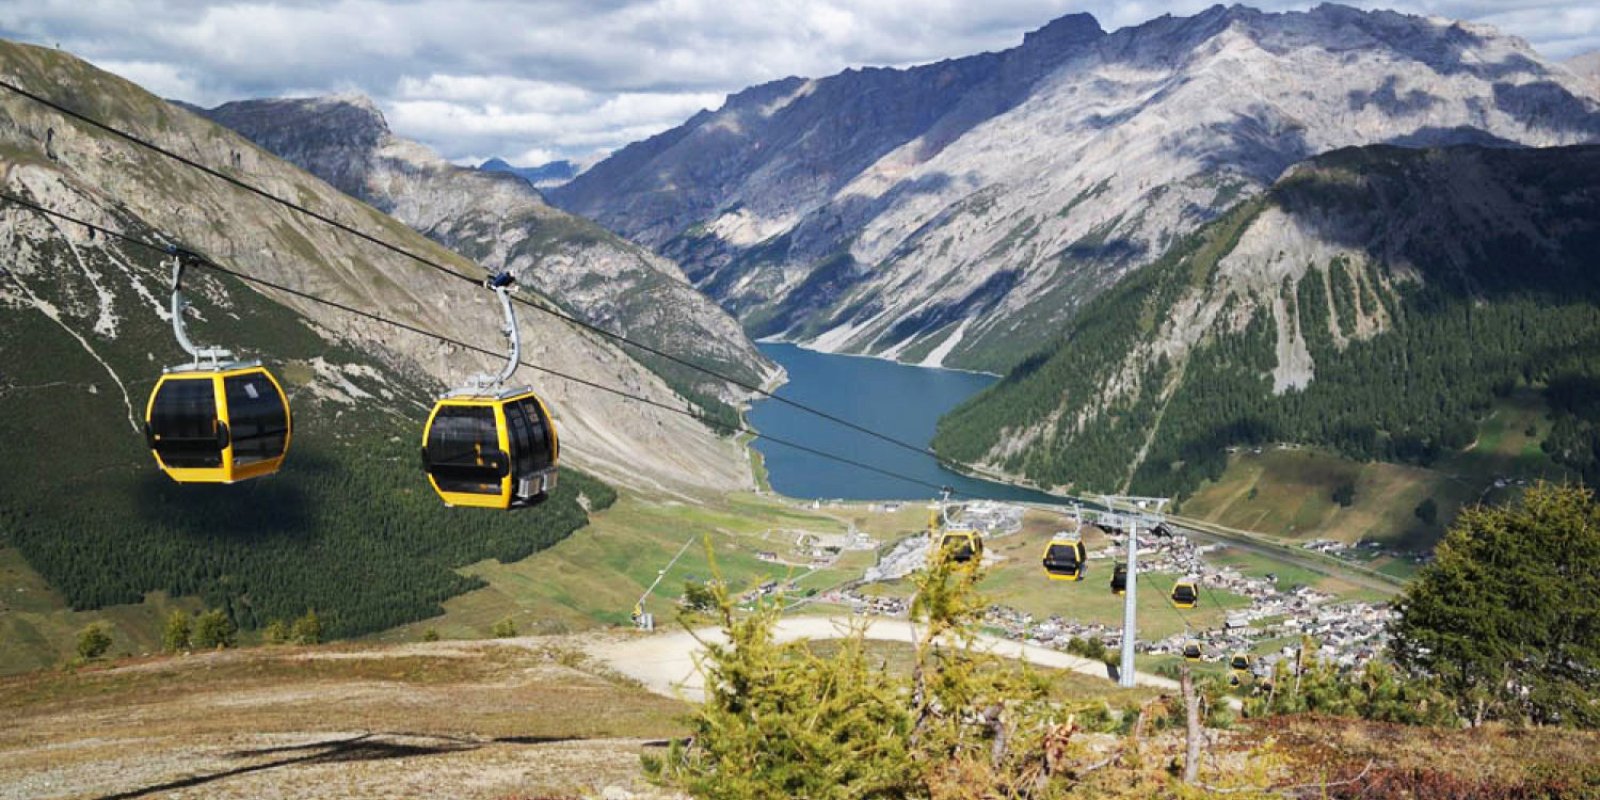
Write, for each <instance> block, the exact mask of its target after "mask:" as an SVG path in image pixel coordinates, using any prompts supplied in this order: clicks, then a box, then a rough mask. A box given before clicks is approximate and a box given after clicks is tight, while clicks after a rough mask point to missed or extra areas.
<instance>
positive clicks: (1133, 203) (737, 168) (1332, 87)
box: [549, 4, 1600, 369]
mask: <svg viewBox="0 0 1600 800" xmlns="http://www.w3.org/2000/svg"><path fill="white" fill-rule="evenodd" d="M747 92H748V94H745V93H742V94H741V95H735V97H736V98H737V97H745V96H748V97H750V98H751V99H752V100H754V99H758V98H759V99H761V100H762V101H763V102H760V103H756V102H749V103H734V102H730V103H729V104H728V105H727V106H724V108H723V109H721V110H719V111H717V112H705V113H702V114H699V115H696V116H695V117H694V118H692V119H690V120H688V121H687V122H686V123H685V124H684V125H682V126H680V127H679V128H676V129H673V130H671V131H667V132H664V133H662V134H660V135H658V136H656V137H653V138H652V139H650V140H649V141H647V142H644V143H640V144H639V145H635V146H630V147H628V148H625V149H623V150H622V151H620V152H619V153H618V154H616V155H614V156H613V157H612V158H611V159H610V160H608V161H606V162H602V163H601V164H598V165H596V166H595V167H594V168H593V169H591V170H589V171H588V172H586V173H584V174H583V175H580V176H579V177H578V178H576V179H575V180H573V181H572V182H571V183H568V184H566V185H564V186H562V187H560V188H558V189H554V190H552V191H551V192H550V195H549V196H550V197H551V199H552V201H553V202H555V203H556V204H558V205H560V206H562V207H564V208H567V209H568V210H571V211H574V212H576V213H579V214H581V215H583V216H586V217H589V218H592V219H596V220H598V221H599V222H601V224H603V225H607V226H609V227H611V228H612V229H613V230H617V231H619V232H622V233H623V234H625V235H627V236H630V237H633V238H634V239H635V240H637V241H640V242H642V243H645V244H647V245H649V246H651V247H654V248H657V249H658V250H659V251H660V252H661V253H663V254H665V255H668V256H669V257H672V258H674V259H676V260H678V261H679V262H680V263H682V264H683V265H684V269H685V272H686V273H687V274H688V275H689V277H690V278H691V279H692V280H694V281H695V282H696V284H697V285H699V286H700V287H701V288H702V289H703V290H704V291H706V292H707V293H709V294H711V295H712V296H713V297H716V298H717V299H718V300H719V301H721V302H722V304H723V306H724V307H725V308H729V309H731V310H733V311H734V312H735V313H736V314H738V315H740V316H741V317H742V318H743V319H744V321H745V324H746V326H747V330H749V331H750V332H751V333H752V334H755V335H757V336H769V335H771V336H779V337H782V338H786V339H790V340H795V341H801V342H807V343H809V344H811V345H813V346H816V347H819V348H822V349H827V350H841V351H847V352H855V353H871V354H875V355H882V356H886V357H890V358H895V359H899V360H903V361H914V362H918V363H929V364H943V365H952V366H961V367H976V368H983V369H1004V368H1007V367H1009V366H1011V365H1012V364H1014V363H1015V362H1016V360H1017V359H1018V358H1020V357H1021V355H1022V354H1024V353H1026V352H1027V351H1028V350H1030V349H1032V348H1033V347H1035V346H1037V345H1038V344H1040V343H1041V342H1043V341H1047V340H1048V339H1049V338H1050V336H1051V334H1052V332H1054V331H1058V330H1060V329H1061V326H1062V325H1063V324H1064V323H1065V322H1066V321H1067V320H1068V319H1069V318H1070V317H1071V316H1072V315H1073V314H1074V313H1076V309H1077V308H1078V307H1079V306H1080V304H1081V303H1082V302H1084V301H1085V300H1086V299H1087V298H1089V297H1091V296H1093V295H1094V294H1096V293H1097V292H1099V291H1101V290H1103V289H1105V288H1106V287H1108V286H1110V285H1112V284H1114V283H1115V282H1116V281H1117V280H1118V279H1119V278H1120V277H1121V276H1122V275H1124V274H1127V273H1128V272H1129V271H1130V270H1131V269H1133V268H1136V267H1138V266H1140V265H1142V264H1146V263H1149V262H1151V261H1152V260H1154V259H1156V258H1158V257H1159V256H1160V255H1161V253H1162V252H1164V251H1165V250H1166V249H1167V248H1168V247H1169V246H1170V245H1171V243H1172V242H1173V241H1175V240H1176V239H1177V238H1178V237H1181V236H1182V235H1184V234H1186V233H1188V232H1190V231H1193V230H1194V229H1195V228H1196V227H1198V226H1199V225H1200V224H1202V223H1204V222H1207V221H1209V220H1211V219H1213V218H1214V217H1216V216H1217V215H1218V214H1220V213H1221V212H1223V211H1224V210H1226V209H1227V208H1229V207H1230V206H1232V205H1234V204H1236V203H1237V202H1238V201H1239V200H1241V199H1243V198H1245V197H1248V196H1249V195H1252V194H1255V193H1257V192H1260V191H1263V190H1264V189H1265V188H1266V187H1268V186H1270V185H1272V183H1273V182H1274V181H1276V180H1277V179H1278V177H1279V176H1280V175H1282V174H1283V172H1284V170H1285V169H1286V168H1288V167H1290V166H1291V165H1293V164H1295V163H1297V162H1300V161H1303V160H1305V159H1307V158H1310V157H1312V156H1315V155H1317V154H1319V153H1325V152H1328V151H1330V150H1334V149H1338V148H1341V147H1350V146H1360V145H1368V144H1380V143H1387V144H1395V145H1404V146H1435V145H1444V144H1459V143H1463V142H1474V143H1481V144H1492V145H1495V146H1524V147H1526V146H1532V147H1543V146H1550V145H1561V144H1577V143H1584V142H1591V141H1600V103H1597V102H1596V99H1597V98H1596V95H1595V93H1594V91H1593V90H1592V89H1591V88H1590V86H1589V84H1588V83H1587V82H1586V81H1585V80H1584V79H1581V78H1579V77H1578V75H1577V74H1575V71H1574V70H1571V69H1567V68H1562V67H1559V66H1557V65H1555V64H1553V63H1552V62H1550V61H1547V60H1545V59H1544V58H1542V57H1541V56H1540V55H1539V54H1538V53H1537V52H1535V51H1534V50H1532V49H1531V48H1530V47H1529V46H1528V44H1527V43H1526V42H1524V41H1522V40H1521V39H1518V38H1516V37H1513V36H1508V35H1504V34H1502V33H1499V32H1498V31H1495V30H1494V29H1492V28H1489V27H1485V26H1480V25H1473V24H1469V23H1464V22H1458V21H1453V20H1449V19H1444V18H1438V17H1423V16H1416V15H1410V14H1402V13H1397V12H1392V11H1364V10H1361V9H1357V8H1351V7H1349V6H1343V5H1336V4H1324V5H1320V6H1317V7H1315V8H1313V9H1310V10H1307V11H1291V12H1281V13H1280V12H1266V11H1261V10H1257V9H1253V8H1250V7H1247V6H1242V5H1231V6H1223V5H1216V6H1212V7H1211V8H1209V9H1206V10H1205V11H1202V12H1200V13H1198V14H1195V15H1193V16H1188V17H1174V16H1163V17H1160V18H1157V19H1153V20H1150V21H1149V22H1146V23H1143V24H1140V25H1135V26H1131V27H1126V28H1122V29H1119V30H1117V31H1115V32H1112V33H1104V32H1103V31H1101V30H1100V26H1099V23H1097V22H1095V21H1094V19H1093V18H1092V17H1089V16H1087V15H1072V16H1067V17H1062V18H1061V19H1058V20H1055V21H1054V22H1051V23H1050V24H1048V25H1046V26H1044V27H1043V28H1041V29H1039V30H1037V31H1034V32H1033V33H1031V34H1029V35H1028V36H1027V37H1026V39H1025V40H1024V43H1023V44H1022V45H1020V46H1018V47H1015V48H1012V49H1010V50H1006V51H1003V52H998V53H981V54H977V55H973V56H969V57H966V58H960V59H953V60H949V61H941V62H938V63H933V64H925V65H921V66H916V67H911V68H908V69H865V70H850V71H846V72H842V73H840V74H837V75H832V76H828V77H819V78H814V79H810V80H806V81H803V82H801V81H799V80H798V79H791V80H789V81H786V82H779V83H774V84H767V85H764V86H761V87H756V88H755V89H752V90H747Z"/></svg>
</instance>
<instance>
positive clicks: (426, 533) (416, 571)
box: [0, 225, 615, 646]
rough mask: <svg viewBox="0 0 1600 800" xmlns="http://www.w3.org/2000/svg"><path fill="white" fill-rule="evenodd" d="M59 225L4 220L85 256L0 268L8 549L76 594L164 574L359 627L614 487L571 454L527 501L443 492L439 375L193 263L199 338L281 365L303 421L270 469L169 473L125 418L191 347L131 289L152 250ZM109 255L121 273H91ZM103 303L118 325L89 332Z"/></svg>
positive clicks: (123, 590)
mask: <svg viewBox="0 0 1600 800" xmlns="http://www.w3.org/2000/svg"><path fill="white" fill-rule="evenodd" d="M36 229H37V228H36V227H35V226H34V225H28V226H26V227H25V228H24V230H30V231H31V230H36ZM63 233H65V234H66V235H67V236H68V237H69V238H63V239H57V240H42V241H41V240H38V239H33V240H31V242H32V244H30V243H29V241H27V240H19V239H18V238H17V237H16V234H17V230H16V229H11V230H8V231H7V236H6V239H7V246H8V248H17V247H19V246H20V247H23V248H28V247H31V246H35V245H42V246H43V250H44V251H45V253H46V257H47V258H54V259H63V260H67V261H69V262H73V263H75V264H76V265H77V266H79V267H80V268H81V269H82V270H83V271H76V273H75V274H74V272H75V271H72V270H67V271H65V274H62V275H58V276H57V277H58V278H59V279H57V280H41V276H38V275H29V276H24V275H20V274H15V273H12V274H9V275H7V276H6V277H5V278H0V302H3V303H4V305H5V306H6V309H7V310H6V311H5V313H4V314H0V365H4V366H3V369H0V409H3V411H4V413H0V440H3V441H5V442H7V446H6V454H7V462H8V463H7V465H6V468H5V469H0V547H15V548H17V549H18V550H19V551H20V552H21V553H22V555H23V556H24V557H25V558H26V559H27V561H28V563H29V564H30V565H31V566H32V567H34V568H35V569H36V570H38V571H39V572H40V573H41V574H43V575H44V576H45V578H46V579H47V580H48V581H49V582H50V584H51V586H52V587H54V588H56V589H57V590H59V591H60V592H61V593H62V594H63V595H64V597H65V598H66V600H67V602H68V603H69V604H70V605H71V606H72V607H73V608H76V609H88V608H98V607H101V606H106V605H112V604H118V603H133V602H138V601H139V600H140V599H141V598H143V596H144V595H145V593H147V592H151V591H157V590H161V591H165V592H167V593H168V594H170V595H173V596H185V595H195V596H199V597H200V598H201V599H202V600H203V601H204V602H205V603H206V604H207V605H208V606H211V607H216V608H222V609H225V610H226V611H227V612H228V613H229V615H230V616H231V617H232V619H233V620H234V621H235V622H236V623H237V624H239V625H240V626H242V627H245V628H254V627H259V626H263V625H265V624H266V623H267V622H268V621H270V620H274V619H279V620H288V619H293V618H294V617H297V616H299V615H301V614H304V613H305V612H306V611H307V610H308V609H315V610H316V611H317V612H318V614H319V615H320V616H321V617H322V618H323V620H324V623H325V624H326V626H327V630H328V633H329V635H332V636H351V635H356V634H360V633H365V632H368V631H375V630H380V629H383V628H387V627H390V626H393V625H396V624H399V623H402V622H407V621H410V620H414V619H419V618H422V617H425V616H429V615H432V614H435V613H438V611H439V603H440V602H441V601H442V600H444V599H445V598H448V597H450V596H453V595H455V594H459V593H461V592H463V591H466V590H468V589H471V588H474V587H475V586H477V585H478V582H477V581H474V580H471V579H467V578H463V577H461V576H459V575H457V574H456V573H455V572H453V571H452V570H453V569H454V568H455V567H459V566H463V565H466V564H471V563H473V562H476V561H480V560H483V559H486V558H496V559H500V560H504V561H510V560H516V559H520V558H523V557H526V556H527V555H529V554H531V553H533V552H535V551H537V550H540V549H542V548H544V547H547V546H549V545H551V544H553V543H555V542H556V541H559V540H560V539H562V538H564V537H565V536H567V535H568V534H570V533H572V532H573V531H574V530H576V529H577V528H579V527H581V526H583V525H584V524H585V522H586V521H587V517H586V514H585V510H584V508H583V507H581V506H580V505H579V503H578V497H579V496H580V495H584V496H586V497H587V502H588V504H589V505H590V507H591V508H600V507H604V506H606V505H609V504H610V502H611V501H612V499H613V498H614V497H615V495H614V493H613V492H612V491H611V490H610V489H609V488H608V487H606V486H605V485H604V484H601V483H599V482H597V481H594V480H592V479H590V478H587V477H586V476H584V475H583V474H582V473H581V472H578V471H576V470H572V469H569V470H567V471H566V473H565V474H564V475H563V477H562V482H561V485H560V487H559V490H558V491H557V492H556V494H555V496H554V497H553V498H552V499H551V500H550V501H549V502H548V503H546V504H544V505H542V506H540V507H538V508H537V509H535V510H532V511H528V512H524V513H521V514H499V513H493V512H489V513H484V512H474V511H470V510H464V509H461V510H453V509H447V508H445V507H444V506H443V505H442V504H440V503H439V501H438V498H437V497H436V496H435V495H434V493H433V491H432V490H431V488H430V487H429V486H428V484H427V482H426V479H425V478H424V476H423V475H422V473H421V470H420V468H419V467H418V465H417V443H418V441H419V436H420V433H419V431H420V430H421V424H422V418H423V406H422V405H421V401H423V400H425V399H427V397H428V396H429V393H430V391H432V390H434V389H435V388H436V387H434V386H432V381H430V380H428V379H426V378H418V377H415V375H414V374H413V373H410V372H407V371H404V370H398V369H395V368H393V367H391V366H388V365H386V364H384V363H382V362H381V361H379V360H377V359H374V358H372V357H371V356H370V355H368V354H365V353H362V352H360V351H358V350H355V349H353V348H351V347H348V346H345V345H340V344H337V343H330V342H328V341H325V340H323V339H322V338H320V337H319V336H318V335H317V334H316V333H315V332H314V331H313V330H312V329H311V328H310V327H309V326H307V324H306V321H305V320H304V319H302V318H300V317H298V316H297V315H296V314H294V313H293V312H291V311H289V310H288V309H285V308H283V307H282V306H279V305H277V304H275V303H273V302H271V301H269V300H267V299H266V298H264V297H262V296H261V295H259V294H257V293H256V292H254V291H253V290H251V289H249V288H248V287H246V286H244V285H243V284H242V283H240V282H238V281H236V280H234V279H231V278H220V277H215V276H211V275H207V274H204V273H202V274H197V275H194V276H192V277H190V278H188V279H187V282H188V283H190V285H191V291H192V292H193V294H194V295H195V297H196V305H197V307H198V310H199V311H200V313H201V314H202V315H204V319H205V321H202V322H198V323H197V324H195V325H194V326H193V328H194V335H195V338H196V339H197V340H199V341H205V342H225V343H227V344H230V345H239V346H241V347H242V349H243V350H244V352H245V353H246V354H248V355H252V356H260V357H263V358H264V359H266V362H267V364H268V366H269V367H270V368H272V369H273V370H274V371H275V372H277V374H278V375H279V376H280V377H281V378H283V379H284V381H285V384H286V385H285V389H286V391H287V392H288V394H289V396H290V401H291V404H292V407H293V411H294V415H295V417H294V423H295V429H294V434H295V435H294V441H293V443H292V445H291V448H290V452H289V458H288V461H287V463H286V465H285V467H284V469H283V470H282V472H281V473H279V474H278V475H276V476H272V477H267V478H258V479H255V480H254V481H250V482H246V483H242V484H237V485H233V486H206V485H199V486H196V485H187V486H180V485H178V484H175V483H173V482H172V481H171V480H169V479H168V478H167V477H166V476H164V475H163V474H162V473H161V472H160V471H159V470H158V469H157V468H156V464H155V461H154V459H153V458H152V457H151V455H150V453H149V451H148V450H146V449H145V444H144V438H143V436H142V435H141V434H140V433H139V432H138V427H137V426H136V425H135V418H139V419H142V417H143V411H144V402H145V399H146V397H148V393H149V391H150V390H151V388H152V387H153V386H154V383H155V379H156V377H158V376H159V375H160V369H161V366H162V365H163V364H166V363H177V362H181V361H182V360H183V359H182V358H181V357H180V351H179V350H178V348H177V345H176V344H175V343H174V342H173V341H172V339H171V332H170V328H169V327H168V325H167V324H166V323H165V322H164V321H163V320H162V319H161V318H159V317H158V316H157V315H156V314H155V313H153V312H152V311H151V309H150V307H149V306H146V305H143V304H142V303H141V302H140V300H139V294H140V292H139V290H138V288H133V287H139V288H143V289H144V290H145V291H147V292H151V293H154V294H160V293H161V292H162V290H163V288H164V287H163V286H162V283H163V281H162V274H163V273H162V271H161V265H160V264H158V263H157V262H156V261H155V259H154V257H153V256H152V255H150V254H148V253H145V252H140V251H137V250H134V249H132V248H109V247H108V248H105V249H99V248H89V247H81V248H80V244H82V243H81V242H74V241H72V240H73V239H74V238H76V236H75V235H74V234H72V233H70V232H63ZM80 259H81V260H80ZM117 272H121V273H123V274H124V276H125V277H126V278H127V280H128V281H129V282H128V283H127V284H123V285H121V286H118V285H115V284H112V283H111V282H110V281H109V280H104V279H102V280H100V282H99V283H98V285H97V284H96V283H95V282H92V281H91V280H86V279H85V277H86V276H90V275H93V276H109V274H114V273H117ZM97 290H99V291H101V292H104V294H103V297H104V298H105V300H106V302H105V304H104V305H103V306H102V305H100V304H99V303H96V302H93V301H94V299H95V298H94V295H95V292H96V291H97ZM84 301H89V302H88V303H85V302H84ZM40 308H48V309H50V310H51V311H54V312H55V313H53V314H51V313H41V312H40V311H39V310H37V309H40ZM74 310H88V311H90V312H91V313H90V316H89V318H87V319H85V318H83V317H80V316H79V314H78V313H75V311H74ZM97 319H98V320H99V321H100V323H101V324H102V325H110V326H115V330H116V334H117V335H116V336H115V338H109V337H104V336H95V335H94V333H93V332H92V329H93V328H94V327H95V324H96V321H97ZM80 330H88V331H90V333H89V334H88V336H89V337H90V338H89V339H87V340H85V339H81V338H79V337H80V336H81V334H78V333H77V331H80ZM103 331H104V328H102V332H103ZM124 393H126V396H124ZM15 624H19V623H16V622H15V620H8V619H7V618H6V617H3V616H0V638H3V639H4V640H6V641H8V642H13V643H16V645H17V646H24V645H25V644H27V643H28V642H29V640H30V636H31V632H30V631H28V630H21V629H17V628H16V627H15Z"/></svg>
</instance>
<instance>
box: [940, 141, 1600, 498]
mask: <svg viewBox="0 0 1600 800" xmlns="http://www.w3.org/2000/svg"><path fill="white" fill-rule="evenodd" d="M1597 186H1600V147H1596V146H1578V147H1562V148H1545V149H1510V148H1481V147H1476V146H1457V147H1452V148H1446V149H1425V150H1414V149H1405V148H1398V147H1389V146H1373V147H1366V148H1351V149H1344V150H1339V151H1335V152H1332V153H1328V154H1325V155H1323V156H1320V157H1318V158H1316V159H1313V160H1311V161H1309V162H1306V163H1304V164H1302V165H1299V166H1296V167H1295V168H1293V169H1292V170H1291V171H1290V173H1289V174H1288V175H1286V176H1285V177H1284V178H1283V179H1281V180H1280V181H1278V183H1277V184H1275V185H1274V187H1272V189H1271V190H1270V191H1268V192H1267V193H1265V194H1263V195H1262V196H1260V197H1258V198H1255V199H1253V200H1250V201H1248V202H1245V203H1242V204H1240V205H1239V206H1237V207H1236V208H1234V209H1233V210H1231V211H1229V212H1228V213H1227V214H1226V215H1224V216H1223V217H1222V218H1220V219H1218V220H1217V221H1215V222H1213V223H1211V224H1209V225H1207V226H1205V227H1204V228H1202V229H1201V230H1200V231H1199V232H1198V233H1196V234H1194V235H1193V236H1190V237H1185V239H1183V240H1181V241H1180V242H1179V243H1178V244H1177V245H1175V246H1174V247H1173V248H1172V249H1171V250H1170V251H1169V252H1168V253H1166V254H1165V255H1163V256H1162V258H1161V259H1159V260H1157V261H1156V262H1155V263H1153V264H1151V265H1149V266H1147V267H1144V268H1141V269H1140V270H1138V271H1136V272H1135V273H1133V274H1132V275H1130V276H1129V277H1128V278H1127V279H1125V281H1124V282H1123V283H1121V284H1119V285H1118V286H1116V287H1114V288H1112V289H1110V290H1108V291H1107V292H1105V293H1104V294H1102V295H1101V296H1100V297H1097V298H1096V299H1095V300H1093V301H1091V302H1090V303H1089V304H1088V305H1087V306H1086V307H1085V308H1084V311H1083V314H1082V315H1080V317H1079V318H1078V319H1076V320H1074V321H1073V322H1072V323H1070V324H1069V326H1068V328H1067V330H1066V332H1065V334H1064V335H1063V337H1062V339H1061V340H1060V342H1059V343H1058V344H1057V345H1056V346H1055V347H1054V348H1052V349H1050V350H1048V351H1044V352H1041V353H1040V354H1038V355H1037V356H1036V357H1034V358H1033V359H1030V360H1029V361H1028V362H1026V363H1025V364H1024V365H1023V366H1022V367H1021V368H1019V369H1018V370H1017V371H1015V372H1014V373H1013V374H1012V375H1010V376H1008V377H1007V379H1006V380H1004V381H1002V382H1000V383H999V384H996V385H995V386H994V387H992V388H991V389H989V390H987V391H985V392H984V393H982V394H980V395H979V396H978V397H976V398H974V399H973V400H972V401H971V402H969V403H967V404H966V405H964V406H962V407H960V408H958V409H956V410H955V411H954V412H952V413H951V414H950V415H949V416H947V417H946V418H945V419H943V420H941V422H940V429H939V434H938V436H937V438H936V439H935V442H934V445H935V447H936V448H937V449H938V450H940V451H941V452H942V453H944V454H945V455H947V456H950V457H953V458H957V459H960V460H963V461H969V462H974V463H978V462H981V463H985V464H988V465H990V466H991V467H994V468H998V469H1004V470H1010V471H1012V472H1014V473H1018V474H1023V475H1027V476H1028V477H1030V478H1033V479H1035V480H1038V481H1041V482H1043V483H1046V484H1050V485H1069V484H1070V485H1075V486H1077V487H1079V488H1080V489H1083V488H1087V489H1095V490H1120V489H1126V488H1129V487H1130V486H1131V487H1132V489H1133V490H1134V491H1135V492H1136V493H1141V494H1151V493H1155V494H1168V495H1172V496H1177V495H1181V494H1183V493H1185V492H1187V491H1190V490H1192V489H1193V488H1195V486H1196V485H1198V483H1199V481H1201V480H1203V479H1205V478H1215V477H1216V476H1217V475H1219V474H1220V473H1221V470H1222V467H1223V465H1225V463H1226V456H1225V455H1224V449H1225V448H1226V447H1227V446H1230V445H1255V446H1260V445H1263V444H1265V443H1270V442H1300V443H1306V444H1315V445H1322V446H1325V447H1329V448H1333V449H1337V450H1339V451H1341V452H1343V453H1345V454H1347V455H1349V456H1351V457H1353V458H1357V459H1361V460H1370V459H1384V460H1393V461H1406V462H1414V463H1424V464H1425V463H1429V462H1430V461H1431V460H1432V459H1434V458H1437V457H1439V456H1440V455H1442V454H1445V453H1448V452H1451V451H1455V450H1460V449H1462V448H1466V447H1468V446H1470V445H1471V444H1472V442H1473V440H1474V438H1475V436H1476V430H1477V425H1478V422H1479V421H1480V420H1481V419H1483V418H1485V417H1486V416H1487V415H1488V414H1489V413H1491V411H1492V408H1493V403H1494V400H1495V397H1496V396H1503V395H1504V394H1506V393H1508V392H1510V391H1513V390H1514V389H1515V388H1516V387H1518V386H1523V387H1527V388H1528V389H1529V390H1536V391H1540V392H1542V393H1544V395H1545V399H1546V402H1547V403H1548V405H1549V407H1550V409H1551V418H1552V419H1553V420H1554V426H1553V428H1551V429H1550V430H1549V431H1548V437H1547V438H1546V439H1545V449H1546V451H1547V452H1548V453H1550V454H1551V456H1552V457H1553V458H1555V459H1556V460H1557V461H1559V462H1560V463H1562V464H1563V465H1565V466H1567V467H1569V468H1571V469H1574V470H1575V471H1578V472H1581V473H1583V474H1586V475H1600V446H1597V443H1600V434H1597V433H1596V432H1595V429H1596V426H1595V425H1594V423H1593V422H1592V420H1594V419H1600V393H1597V392H1596V391H1595V390H1594V387H1595V386H1596V385H1600V361H1597V360H1596V359H1595V358H1594V355H1593V354H1594V352H1595V350H1594V342H1595V338H1596V336H1597V335H1600V271H1597V270H1596V261H1595V254H1596V253H1600V190H1597V188H1596V187H1597ZM1541 435H1543V434H1541Z"/></svg>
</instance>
